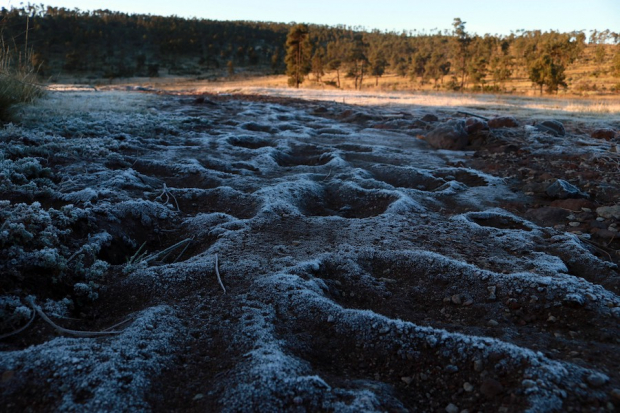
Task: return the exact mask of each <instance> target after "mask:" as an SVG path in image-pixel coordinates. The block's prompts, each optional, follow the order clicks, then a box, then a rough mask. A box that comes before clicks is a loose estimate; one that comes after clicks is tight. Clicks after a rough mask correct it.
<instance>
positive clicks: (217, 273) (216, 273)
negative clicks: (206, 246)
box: [215, 253, 226, 294]
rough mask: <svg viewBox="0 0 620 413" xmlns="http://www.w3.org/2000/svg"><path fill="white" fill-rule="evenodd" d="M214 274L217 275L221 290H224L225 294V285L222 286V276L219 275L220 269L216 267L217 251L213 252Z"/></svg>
mask: <svg viewBox="0 0 620 413" xmlns="http://www.w3.org/2000/svg"><path fill="white" fill-rule="evenodd" d="M215 275H217V281H218V282H219V283H220V286H221V287H222V290H224V294H226V287H224V284H223V283H222V278H221V277H220V270H219V268H218V263H217V253H216V254H215Z"/></svg>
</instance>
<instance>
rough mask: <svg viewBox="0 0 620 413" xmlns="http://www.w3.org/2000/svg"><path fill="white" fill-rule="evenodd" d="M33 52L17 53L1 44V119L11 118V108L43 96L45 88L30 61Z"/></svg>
mask: <svg viewBox="0 0 620 413" xmlns="http://www.w3.org/2000/svg"><path fill="white" fill-rule="evenodd" d="M31 58H32V52H26V53H15V51H13V50H11V49H10V48H9V47H8V46H6V45H5V43H4V40H2V43H1V45H0V121H7V120H9V119H10V111H11V108H12V107H13V106H15V105H17V104H19V103H30V102H32V101H34V100H35V99H37V98H39V97H41V96H42V95H43V93H44V90H43V89H42V88H41V87H40V86H39V85H38V84H37V82H36V80H37V79H36V77H37V69H36V67H34V66H33V65H32V64H31V63H30V62H31V61H32V59H31Z"/></svg>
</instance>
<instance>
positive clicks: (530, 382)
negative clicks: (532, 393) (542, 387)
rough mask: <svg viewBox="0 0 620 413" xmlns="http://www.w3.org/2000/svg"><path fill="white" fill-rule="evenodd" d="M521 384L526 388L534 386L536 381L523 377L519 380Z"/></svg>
mask: <svg viewBox="0 0 620 413" xmlns="http://www.w3.org/2000/svg"><path fill="white" fill-rule="evenodd" d="M521 385H522V386H523V387H525V388H526V389H529V388H532V387H536V382H535V381H534V380H529V379H525V380H523V381H522V382H521Z"/></svg>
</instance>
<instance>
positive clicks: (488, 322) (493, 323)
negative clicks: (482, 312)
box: [487, 319, 499, 327]
mask: <svg viewBox="0 0 620 413" xmlns="http://www.w3.org/2000/svg"><path fill="white" fill-rule="evenodd" d="M487 325H488V326H489V327H497V326H498V325H499V323H498V322H497V321H495V320H492V319H491V320H489V321H487Z"/></svg>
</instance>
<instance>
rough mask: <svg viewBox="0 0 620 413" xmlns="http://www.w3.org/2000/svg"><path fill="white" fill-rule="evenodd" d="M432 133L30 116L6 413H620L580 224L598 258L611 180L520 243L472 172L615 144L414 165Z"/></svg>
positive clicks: (17, 222)
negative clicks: (594, 228) (595, 228)
mask: <svg viewBox="0 0 620 413" xmlns="http://www.w3.org/2000/svg"><path fill="white" fill-rule="evenodd" d="M327 100H330V99H327ZM463 110H466V109H463ZM470 110H471V109H470ZM455 117H458V114H456V113H455V110H454V109H446V108H443V107H442V108H437V107H434V108H429V107H424V106H407V104H406V103H401V104H399V106H398V108H394V107H380V106H373V105H365V106H347V105H345V104H341V103H333V102H328V101H323V102H319V101H302V100H290V99H286V98H282V97H278V96H276V97H273V96H272V97H264V96H245V97H244V96H231V95H207V96H202V97H199V98H196V97H192V96H169V95H155V94H140V93H130V92H62V93H60V92H54V93H51V94H50V96H49V97H48V98H47V100H45V101H44V102H42V103H41V104H40V105H38V106H37V107H34V108H29V109H28V112H25V115H24V120H23V123H22V124H20V125H8V126H5V127H4V128H3V129H1V130H0V151H1V152H0V154H1V155H0V166H1V168H2V170H1V171H0V194H1V196H0V207H1V210H0V227H1V228H0V254H1V255H0V259H1V261H0V276H1V277H2V278H1V279H0V282H1V287H2V289H1V294H2V295H1V296H0V316H1V319H0V327H1V330H0V334H3V335H4V336H3V337H2V341H1V342H0V351H1V353H0V373H1V379H0V405H2V406H4V407H3V411H19V412H22V411H26V410H31V411H48V410H60V411H134V410H135V411H151V410H154V411H171V410H177V411H220V410H221V411H265V412H272V411H299V412H303V411H338V412H340V411H350V412H360V411H447V412H462V411H469V412H474V411H489V412H499V411H503V412H513V411H515V412H516V411H528V410H529V411H535V412H539V411H599V410H600V411H607V410H613V409H614V408H618V407H620V374H619V373H618V371H619V367H620V366H619V364H620V363H619V362H620V357H619V356H618V354H619V352H618V351H619V349H620V348H619V347H620V342H619V339H618V337H619V335H618V334H619V333H620V329H619V328H618V320H620V297H619V295H618V285H619V283H618V270H617V265H616V264H615V263H614V260H616V261H617V258H615V257H614V256H612V255H611V254H610V253H609V251H608V250H603V252H601V251H600V250H601V248H603V247H604V246H603V245H602V244H599V242H598V241H597V240H598V239H597V238H590V237H589V234H583V233H582V232H584V231H585V228H586V226H587V225H590V224H588V222H590V221H588V219H589V218H587V217H588V216H589V215H588V216H586V214H591V215H592V219H591V220H592V221H595V220H596V222H600V223H601V225H605V226H608V227H609V229H606V231H608V232H609V233H610V234H613V233H614V228H616V227H617V222H618V218H620V217H618V216H615V215H614V213H615V212H613V211H615V210H614V209H613V207H614V205H615V204H617V203H618V194H617V192H616V188H617V187H616V186H614V185H615V184H614V183H613V182H612V181H613V179H615V176H616V175H613V176H612V175H609V173H612V174H613V173H615V172H613V169H609V170H611V171H612V172H605V173H606V174H607V176H606V177H605V176H604V177H603V178H600V181H601V184H600V185H599V186H593V187H592V188H593V189H592V191H593V192H592V193H593V194H594V192H596V199H593V200H590V201H587V202H592V205H589V204H588V206H589V207H584V209H582V210H578V211H573V212H572V213H573V214H575V216H573V218H571V219H573V221H571V225H570V226H566V227H564V226H561V225H555V226H544V225H542V226H541V225H540V222H541V221H536V220H532V221H531V220H529V219H528V217H529V216H530V215H532V216H534V215H536V214H534V213H533V212H528V213H526V212H525V209H526V207H525V206H532V204H533V202H534V201H535V200H536V199H537V192H536V191H537V189H536V188H537V187H536V186H535V185H533V184H531V182H530V183H529V184H528V185H530V186H529V187H527V189H528V190H531V191H532V192H527V194H525V193H524V192H523V191H522V190H520V189H519V186H518V185H515V184H514V182H513V181H512V180H511V179H509V178H507V177H505V176H503V174H502V173H500V172H501V171H499V172H498V169H502V168H501V167H500V168H492V167H491V166H492V165H493V164H492V162H491V160H490V158H492V159H493V160H494V161H497V156H513V154H514V153H516V152H518V151H517V150H515V149H512V148H511V147H510V145H513V146H514V145H515V142H517V140H519V139H521V140H519V142H520V143H521V144H522V145H523V144H527V145H529V146H530V149H531V150H530V151H529V152H528V156H531V158H532V162H535V161H536V160H540V159H543V160H545V159H546V160H547V161H548V160H549V159H551V158H554V157H555V158H557V157H558V156H559V155H567V154H568V155H571V156H573V157H575V156H576V157H581V158H582V159H596V160H597V161H600V162H607V160H608V159H609V162H612V163H613V162H615V160H616V159H617V158H615V152H614V153H611V152H609V151H610V149H611V148H612V145H613V142H607V141H596V140H594V139H591V138H590V137H589V136H587V134H581V133H580V132H579V131H580V130H579V129H578V127H582V128H583V127H584V126H583V125H581V126H580V125H573V126H571V128H569V133H568V134H567V136H565V137H562V138H561V139H560V138H557V137H553V136H550V135H547V134H545V133H543V132H541V131H539V130H537V129H536V128H534V127H533V126H523V127H519V128H515V129H510V130H508V128H502V129H501V130H496V131H491V132H489V131H485V132H484V133H483V134H482V135H480V136H478V135H476V136H478V137H479V138H480V139H482V141H481V142H478V143H477V144H476V145H477V149H478V152H476V154H478V155H477V156H475V157H474V151H473V150H467V151H447V150H435V149H432V148H431V147H430V146H429V145H428V144H427V143H426V142H425V141H424V140H423V139H420V137H423V136H424V135H425V134H426V133H427V132H428V131H429V130H432V129H433V128H434V125H435V124H437V123H441V122H442V121H445V120H448V119H451V118H455ZM617 126H618V125H615V124H614V125H611V127H617ZM567 127H568V125H567ZM556 138H557V139H556ZM497 142H500V143H501V144H502V145H504V146H501V145H500V146H497ZM579 142H581V144H579ZM493 145H495V146H493ZM491 146H493V147H498V148H503V149H502V150H501V151H499V152H497V154H496V155H497V156H490V155H489V159H487V155H488V154H487V153H486V152H484V150H486V149H485V148H487V147H491ZM467 149H472V148H467ZM506 154H508V155H506ZM491 155H492V154H491ZM515 156H516V155H515ZM555 158H554V159H555ZM502 159H503V158H502ZM506 159H508V158H506ZM571 159H572V158H571ZM601 159H602V160H601ZM504 161H505V162H507V163H506V165H505V168H504V169H506V170H509V169H510V168H512V167H513V166H512V165H508V163H510V162H513V161H512V160H504ZM541 163H544V162H543V161H541ZM475 165H477V167H476V169H474V168H473V166H475ZM528 165H529V164H528ZM597 165H598V164H597ZM601 165H603V164H601ZM605 165H608V163H606V164H605ZM529 166H530V167H531V168H532V170H535V169H536V167H535V165H533V164H532V165H529ZM601 168H603V166H601ZM483 170H485V171H486V172H483ZM603 170H604V171H608V169H603ZM492 171H495V172H492ZM597 171H598V173H600V171H601V170H600V168H599V169H598V170H597ZM597 171H590V170H588V172H591V173H594V172H597ZM547 173H548V172H547ZM526 175H527V174H526ZM592 176H593V177H594V178H592V179H599V177H600V176H597V175H592ZM608 178H609V179H608ZM606 179H607V180H606ZM603 184H605V185H607V186H604V185H603ZM524 185H525V184H524ZM593 185H594V184H593ZM603 187H604V188H603ZM601 188H603V189H601ZM605 188H611V189H608V190H607V192H605V191H604V189H605ZM539 198H540V200H541V201H540V202H547V201H545V200H544V199H543V198H541V197H539ZM584 202H585V201H584ZM584 205H585V204H584ZM601 206H604V207H606V208H611V209H606V210H604V211H605V213H603V212H600V213H599V216H596V212H595V211H598V210H596V207H601ZM545 208H547V207H546V206H545ZM557 209H562V208H557ZM564 209H566V208H564ZM536 211H540V209H536ZM545 211H546V210H545ZM601 211H603V210H601ZM608 211H612V212H608ZM520 212H523V213H520ZM556 212H557V211H556ZM528 214H529V215H528ZM580 214H584V215H583V216H582V215H580ZM539 215H540V214H539ZM536 216H538V215H536ZM582 218H583V219H582ZM586 218H587V219H586ZM599 218H600V219H599ZM535 222H539V224H536V223H535ZM575 222H578V223H579V224H580V225H581V224H583V227H579V226H576V225H573V224H574V223H575ZM554 224H555V222H554ZM588 228H589V227H588ZM575 229H582V230H583V231H582V232H576V231H572V230H575ZM593 234H594V235H593V237H596V236H597V235H596V234H597V233H596V232H594V233H593ZM605 234H607V233H605ZM590 240H591V241H592V242H591V243H590ZM613 242H614V240H613V239H612V240H611V241H609V243H608V244H605V245H606V246H607V247H609V248H612V247H613V246H614V245H616V244H613ZM597 245H600V247H597ZM597 248H598V249H597ZM35 310H36V313H35ZM41 314H45V315H47V316H49V318H50V319H51V320H52V322H54V323H56V324H58V325H60V326H62V327H65V328H67V329H71V330H73V331H97V332H107V333H110V331H113V332H112V333H110V334H105V335H100V336H96V337H79V336H78V337H76V336H75V334H74V333H71V332H67V331H65V332H62V333H58V332H55V331H54V329H53V328H52V327H51V326H50V324H49V323H46V322H45V321H44V320H43V319H42V317H41ZM33 317H35V318H34V321H32V324H30V325H29V326H28V328H27V329H25V330H24V331H19V329H20V328H21V327H23V326H25V325H27V323H29V321H30V320H32V319H33ZM119 322H123V323H122V324H120V325H116V324H118V323H119ZM115 325H116V326H115ZM108 328H109V330H106V329H108ZM12 332H17V334H12V335H11V333H12Z"/></svg>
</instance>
